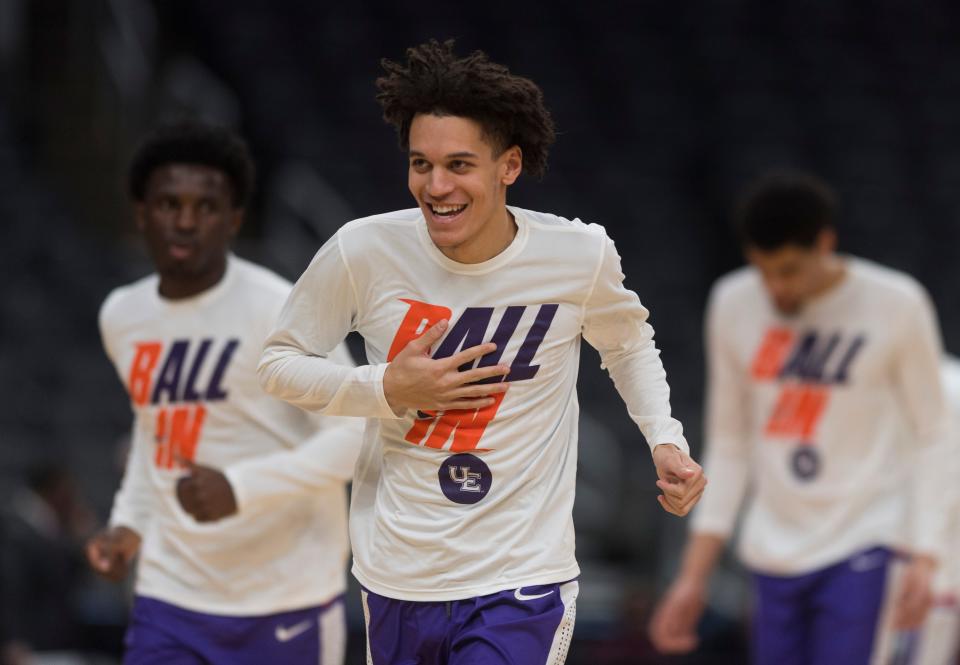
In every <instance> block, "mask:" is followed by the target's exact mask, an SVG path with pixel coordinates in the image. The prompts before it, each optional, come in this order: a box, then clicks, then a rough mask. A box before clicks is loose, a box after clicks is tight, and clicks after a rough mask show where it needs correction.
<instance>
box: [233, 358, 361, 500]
mask: <svg viewBox="0 0 960 665" xmlns="http://www.w3.org/2000/svg"><path fill="white" fill-rule="evenodd" d="M329 360H331V361H333V362H336V363H339V364H341V365H343V366H345V367H354V366H355V365H354V362H353V360H352V358H350V355H349V353H348V352H347V350H346V348H345V347H344V345H343V344H340V345H338V346H337V347H336V348H334V349H333V351H331V352H330V355H329ZM309 415H310V417H311V420H312V421H313V422H314V423H315V424H316V429H315V431H314V435H313V436H312V437H310V439H308V440H307V441H305V442H304V443H303V444H301V445H299V446H297V447H296V448H294V449H292V450H284V451H281V452H277V453H273V454H270V455H262V456H259V457H251V458H249V459H245V460H242V461H240V462H237V463H235V464H231V465H230V466H228V467H227V468H225V469H224V474H225V475H226V476H227V479H228V480H229V481H230V485H231V487H232V488H233V493H234V497H235V498H236V500H237V508H238V510H239V511H241V512H243V511H244V510H249V509H250V507H251V506H253V505H260V506H262V505H263V504H266V503H269V502H272V501H276V500H284V499H287V498H290V497H296V496H305V495H309V494H313V493H316V492H318V491H322V490H324V489H327V488H329V487H331V486H332V485H343V484H344V483H346V482H348V481H349V480H350V479H351V478H352V477H353V467H354V465H355V464H356V461H357V456H358V454H359V453H360V444H361V440H362V439H363V426H364V424H365V422H366V421H365V420H364V419H363V418H351V417H333V416H324V415H321V414H318V413H311V414H309Z"/></svg>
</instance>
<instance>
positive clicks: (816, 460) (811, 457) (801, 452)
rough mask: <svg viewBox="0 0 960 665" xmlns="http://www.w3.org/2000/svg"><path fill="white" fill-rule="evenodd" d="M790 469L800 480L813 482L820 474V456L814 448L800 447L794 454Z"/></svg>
mask: <svg viewBox="0 0 960 665" xmlns="http://www.w3.org/2000/svg"><path fill="white" fill-rule="evenodd" d="M790 467H791V468H792V469H793V473H794V475H796V477H797V478H799V479H800V480H813V479H814V478H816V477H817V474H819V473H820V455H819V454H818V453H817V449H816V448H814V447H813V446H800V447H799V448H797V449H796V450H795V451H794V452H793V457H792V458H791V459H790Z"/></svg>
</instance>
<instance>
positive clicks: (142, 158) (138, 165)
mask: <svg viewBox="0 0 960 665" xmlns="http://www.w3.org/2000/svg"><path fill="white" fill-rule="evenodd" d="M173 163H177V164H199V165H202V166H209V167H211V168H214V169H218V170H220V171H223V173H224V174H226V176H227V179H228V180H229V181H230V200H231V203H232V204H233V206H234V207H235V208H243V207H245V206H246V205H247V203H248V201H249V200H250V196H251V194H252V193H253V183H254V178H255V177H256V176H255V174H256V169H255V168H254V165H253V159H252V158H251V157H250V150H249V149H248V148H247V144H246V142H245V141H244V140H243V139H242V138H240V137H239V136H237V135H236V134H235V133H234V132H232V131H230V130H229V129H226V128H225V127H219V126H216V125H208V124H206V123H203V122H200V121H196V120H181V121H179V122H176V123H174V124H169V125H163V126H161V127H158V128H156V129H155V130H153V131H152V132H151V133H150V134H148V135H147V136H146V137H145V138H144V139H143V141H142V142H141V143H140V145H139V147H138V148H137V150H136V151H135V152H134V155H133V159H132V160H131V162H130V169H129V171H128V176H127V178H128V186H129V191H130V195H131V196H132V197H133V199H134V200H135V201H143V200H144V197H145V196H146V189H147V181H148V180H149V179H150V175H151V174H152V173H153V172H154V171H155V170H156V169H158V168H160V167H162V166H166V165H167V164H173Z"/></svg>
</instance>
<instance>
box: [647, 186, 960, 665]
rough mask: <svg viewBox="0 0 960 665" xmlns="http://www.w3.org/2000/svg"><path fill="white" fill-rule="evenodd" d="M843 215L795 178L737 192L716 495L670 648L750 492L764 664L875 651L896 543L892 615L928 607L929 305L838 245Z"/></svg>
mask: <svg viewBox="0 0 960 665" xmlns="http://www.w3.org/2000/svg"><path fill="white" fill-rule="evenodd" d="M834 216H835V203H834V195H833V193H832V192H831V191H830V189H829V188H828V187H827V186H826V185H825V184H824V183H822V182H821V181H820V180H818V179H816V178H814V177H812V176H809V175H805V174H802V173H792V172H782V173H774V174H770V175H768V176H766V177H764V178H761V179H760V180H759V181H758V182H756V183H755V184H754V185H753V186H752V187H751V188H750V189H749V190H748V192H747V194H746V195H745V198H744V199H743V201H742V203H741V207H740V210H739V212H738V215H737V222H738V228H739V232H740V237H741V241H742V243H743V247H744V251H745V255H746V258H747V260H748V262H749V264H750V265H749V266H748V267H744V268H741V269H739V270H737V271H735V272H734V273H732V274H730V275H727V276H725V277H723V278H721V279H720V280H719V281H718V282H717V284H716V285H715V286H714V289H713V292H712V294H711V296H710V301H709V304H708V309H707V315H706V338H707V340H706V350H707V363H708V368H707V369H708V386H707V413H706V441H705V444H706V446H707V447H706V449H705V451H706V452H705V467H706V469H707V471H708V473H709V474H710V476H711V479H712V486H711V492H710V493H709V494H708V495H707V497H706V498H705V500H704V501H703V503H702V505H701V506H700V507H699V509H698V510H697V512H696V514H695V515H694V516H693V520H692V523H691V533H690V535H689V539H688V541H687V545H686V549H685V551H684V554H683V558H682V562H681V565H680V570H679V573H678V574H677V577H676V579H675V580H674V582H673V584H672V585H671V587H670V588H669V590H668V591H667V593H666V595H665V597H664V598H663V599H662V601H661V603H660V605H659V607H658V609H657V610H656V612H655V614H654V617H653V619H652V621H651V626H650V634H651V638H652V640H653V642H654V644H655V645H656V646H657V647H658V648H659V649H660V650H661V651H664V652H671V653H672V652H685V651H689V650H692V649H694V648H695V647H696V644H697V638H696V626H697V621H698V619H699V617H700V615H701V613H702V611H703V607H704V602H705V598H706V595H707V588H708V581H709V578H710V574H711V571H712V570H713V568H714V565H715V563H716V561H717V558H718V557H719V556H720V553H721V551H722V550H723V548H724V544H725V542H726V541H727V539H728V538H729V537H730V535H731V533H732V531H733V528H734V522H735V521H736V519H737V516H738V514H739V512H740V508H741V504H742V503H744V497H745V495H747V494H748V490H749V495H750V496H749V498H748V499H747V500H746V505H745V507H744V516H743V521H742V532H741V534H740V538H739V554H740V557H741V559H742V560H743V562H744V563H745V565H746V566H747V568H748V569H750V570H751V571H752V572H753V574H754V579H755V591H756V612H755V616H754V621H753V624H752V631H753V640H752V641H753V656H754V660H755V662H757V663H760V664H766V663H776V664H777V665H786V664H790V663H797V664H798V665H802V664H813V663H818V664H820V663H822V664H827V663H829V664H834V663H844V664H845V665H846V664H849V665H856V664H858V663H863V664H865V663H867V662H869V659H870V655H871V651H872V648H873V645H874V640H875V635H876V627H877V623H878V615H879V613H880V608H881V605H882V601H883V598H884V593H885V586H886V584H885V582H886V579H887V569H888V565H889V563H890V560H891V549H892V548H894V547H903V546H908V548H909V549H910V550H911V551H912V553H913V557H912V559H911V562H910V564H909V565H908V566H907V567H906V570H905V573H904V575H903V584H902V586H901V587H900V589H899V591H898V593H897V597H896V598H895V599H894V601H895V605H894V617H893V620H894V622H895V624H896V625H897V626H898V627H900V628H910V627H915V626H916V625H918V624H919V623H920V622H921V621H922V620H923V618H924V616H925V614H926V611H927V609H928V607H929V604H930V599H931V590H930V585H931V580H932V577H933V574H934V569H935V566H936V561H937V559H938V558H939V557H941V556H942V547H943V543H944V538H945V510H944V507H945V503H944V487H945V480H946V479H945V477H944V475H943V474H942V473H940V471H941V469H943V467H944V466H945V463H946V462H947V461H948V457H949V440H948V436H949V435H948V430H949V417H948V411H947V408H946V403H945V400H944V395H943V390H942V386H941V381H940V376H939V371H940V370H939V368H940V359H941V356H942V349H941V342H940V334H939V331H938V326H937V321H936V314H935V312H934V309H933V306H932V304H931V302H930V300H929V298H928V296H927V294H926V293H925V292H924V290H923V288H922V287H921V286H920V285H919V284H918V283H917V282H915V281H914V280H913V279H912V278H910V277H908V276H907V275H905V274H903V273H900V272H897V271H894V270H891V269H889V268H885V267H882V266H879V265H877V264H875V263H871V262H869V261H866V260H863V259H860V258H857V257H853V256H847V255H842V254H838V253H837V251H836V243H837V236H836V231H835V227H834ZM905 527H906V528H907V529H908V532H907V533H908V535H907V536H906V538H904V537H903V534H904V531H905Z"/></svg>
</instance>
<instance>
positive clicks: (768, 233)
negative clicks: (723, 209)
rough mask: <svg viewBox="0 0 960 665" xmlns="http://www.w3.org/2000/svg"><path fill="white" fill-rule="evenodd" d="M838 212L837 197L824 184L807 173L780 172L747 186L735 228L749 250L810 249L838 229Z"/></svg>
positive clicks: (735, 220)
mask: <svg viewBox="0 0 960 665" xmlns="http://www.w3.org/2000/svg"><path fill="white" fill-rule="evenodd" d="M836 210H837V197H836V195H835V194H834V192H833V190H832V189H831V188H830V186H829V185H828V184H827V183H825V182H824V181H823V180H821V179H820V178H818V177H817V176H815V175H813V174H810V173H806V172H803V171H794V170H777V171H771V172H769V173H766V174H765V175H762V176H760V177H759V178H757V179H756V180H754V181H753V182H752V183H750V184H749V185H748V186H747V188H746V189H745V190H744V193H743V194H742V195H741V197H740V201H739V203H738V205H737V210H736V213H735V215H734V224H735V226H736V229H737V232H738V234H739V236H740V241H741V242H742V243H743V245H744V246H746V247H755V248H756V249H760V250H763V251H772V250H777V249H780V248H782V247H785V246H787V245H796V246H798V247H806V248H810V247H813V246H814V244H816V242H817V237H818V236H819V235H820V232H821V231H822V230H824V229H827V228H834V226H835V217H836Z"/></svg>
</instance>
